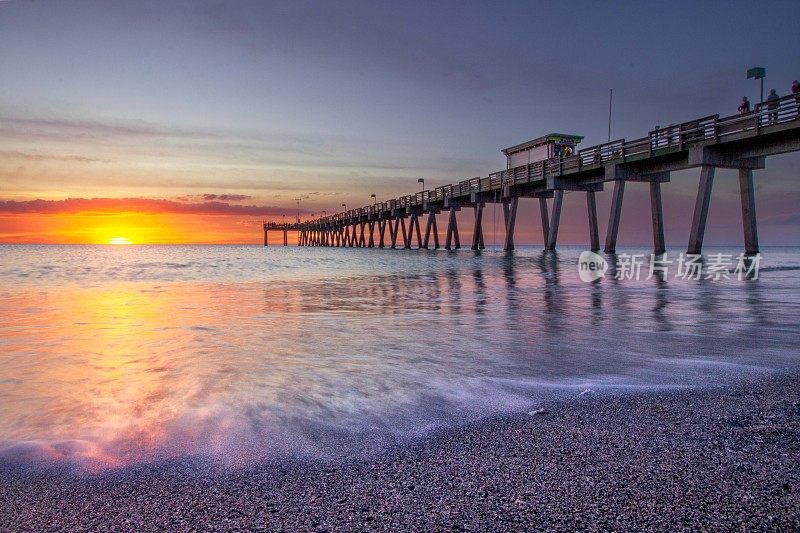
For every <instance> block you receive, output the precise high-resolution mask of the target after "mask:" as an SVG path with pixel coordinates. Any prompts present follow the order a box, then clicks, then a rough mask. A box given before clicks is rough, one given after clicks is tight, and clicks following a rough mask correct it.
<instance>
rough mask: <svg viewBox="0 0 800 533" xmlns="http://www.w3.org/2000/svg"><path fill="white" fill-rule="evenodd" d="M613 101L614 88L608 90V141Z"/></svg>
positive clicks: (609, 138) (609, 139)
mask: <svg viewBox="0 0 800 533" xmlns="http://www.w3.org/2000/svg"><path fill="white" fill-rule="evenodd" d="M613 101H614V89H609V90H608V142H611V104H612V102H613Z"/></svg>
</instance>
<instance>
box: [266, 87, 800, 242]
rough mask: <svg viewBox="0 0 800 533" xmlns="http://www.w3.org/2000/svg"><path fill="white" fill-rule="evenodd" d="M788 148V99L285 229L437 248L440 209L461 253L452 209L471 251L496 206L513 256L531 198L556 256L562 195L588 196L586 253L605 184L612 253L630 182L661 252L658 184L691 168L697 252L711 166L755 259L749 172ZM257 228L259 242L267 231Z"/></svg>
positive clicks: (797, 111) (798, 143)
mask: <svg viewBox="0 0 800 533" xmlns="http://www.w3.org/2000/svg"><path fill="white" fill-rule="evenodd" d="M794 151H800V99H798V98H797V97H795V96H793V95H790V96H786V97H783V98H781V99H780V100H778V101H773V102H765V103H763V104H758V105H757V106H756V109H755V110H754V111H753V112H751V113H747V114H743V115H735V116H731V117H725V118H720V117H719V116H718V115H711V116H707V117H702V118H698V119H695V120H691V121H689V122H684V123H682V124H677V125H672V126H669V127H666V128H661V129H656V130H653V131H651V132H649V133H648V135H647V136H645V137H642V138H639V139H634V140H630V141H628V140H625V139H619V140H615V141H612V142H608V143H604V144H600V145H597V146H592V147H589V148H584V149H582V150H580V151H578V152H577V153H576V154H575V155H571V156H567V157H554V158H551V159H547V160H544V161H538V162H535V163H530V164H526V165H521V166H517V167H514V168H509V169H506V170H501V171H498V172H494V173H492V174H490V175H489V176H487V177H477V178H472V179H467V180H463V181H460V182H458V183H455V184H452V185H445V186H442V187H437V188H435V189H433V190H426V191H422V192H418V193H416V194H411V195H407V196H402V197H400V198H396V199H392V200H388V201H386V202H380V203H375V204H374V205H369V206H365V207H361V208H358V209H351V210H348V211H345V212H343V213H338V214H335V215H329V216H326V217H321V218H319V219H316V220H313V221H310V222H304V223H298V224H294V225H291V226H292V227H291V228H289V229H293V230H297V231H298V232H299V238H298V244H299V245H300V246H339V247H345V246H347V247H379V248H384V247H390V248H396V247H398V246H401V247H404V248H412V247H414V245H416V247H418V248H428V247H429V246H430V245H431V243H432V244H433V246H434V247H435V248H439V245H440V243H439V235H438V231H437V222H436V215H437V214H439V213H442V212H447V213H448V223H447V232H446V238H445V248H447V249H453V248H460V247H461V242H460V238H459V233H458V220H457V216H456V213H457V212H458V211H460V210H461V209H467V208H468V209H472V210H473V211H474V213H475V218H474V220H475V221H474V228H473V239H472V243H471V247H472V249H481V248H483V247H484V243H483V228H482V218H483V217H482V213H483V209H484V206H485V205H486V204H487V203H500V204H502V206H503V215H504V226H505V239H504V245H503V247H504V249H506V250H513V249H514V228H515V221H516V214H517V210H518V205H519V199H520V198H538V199H539V208H540V210H541V217H542V222H543V224H542V226H543V228H544V235H543V239H544V242H545V248H546V249H548V250H555V249H556V243H557V240H558V228H559V223H560V218H561V206H562V203H563V198H564V192H565V191H582V192H585V193H586V201H587V213H588V219H589V223H588V237H589V239H588V240H589V245H590V247H591V249H592V250H599V249H600V238H599V235H598V224H597V209H596V202H595V194H596V193H597V192H598V191H602V190H603V187H604V185H605V184H606V183H608V182H613V184H614V190H613V196H612V205H611V212H610V214H609V224H608V231H607V234H606V239H605V251H606V252H610V253H613V252H614V251H615V250H616V243H617V233H618V230H619V222H620V215H621V213H622V201H623V197H624V192H625V185H626V183H627V182H631V181H632V182H644V183H648V184H649V188H650V201H651V211H652V217H651V223H652V225H653V244H654V251H655V252H656V253H663V252H664V251H665V243H664V222H663V210H662V205H661V203H662V202H661V184H663V183H667V182H669V180H670V173H671V172H673V171H677V170H684V169H690V168H698V167H699V168H700V169H701V172H700V184H699V188H698V194H697V200H696V205H695V209H694V215H693V220H692V226H691V233H690V236H689V244H688V252H689V253H700V252H701V249H702V244H703V235H704V232H705V226H706V219H707V215H708V206H709V202H710V199H711V190H712V186H713V181H714V172H715V169H717V168H727V169H737V170H738V171H739V184H740V194H741V204H742V220H743V226H744V228H743V229H744V241H745V252H746V253H748V254H755V253H757V252H758V249H759V246H758V231H757V225H756V211H755V196H754V194H755V188H754V178H753V171H754V170H757V169H762V168H764V163H765V158H766V157H768V156H771V155H776V154H782V153H788V152H794ZM548 200H549V201H548ZM548 204H550V205H549V206H548ZM420 217H427V220H426V222H425V231H424V234H423V232H422V231H421V229H420V220H419V219H420ZM407 219H408V226H407V224H406V221H407ZM276 226H277V225H276ZM387 227H388V230H389V231H388V235H387V232H386V229H387ZM264 229H265V244H266V232H267V230H268V228H267V225H265V227H264ZM270 229H272V228H270ZM274 229H278V228H277V227H275V228H274ZM375 230H377V235H376V231H375ZM285 231H286V230H285V229H284V242H286V241H285V238H286V237H285ZM431 237H432V239H431Z"/></svg>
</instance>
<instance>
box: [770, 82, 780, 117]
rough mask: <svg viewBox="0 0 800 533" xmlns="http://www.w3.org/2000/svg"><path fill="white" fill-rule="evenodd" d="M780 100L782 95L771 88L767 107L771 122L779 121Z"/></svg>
mask: <svg viewBox="0 0 800 533" xmlns="http://www.w3.org/2000/svg"><path fill="white" fill-rule="evenodd" d="M778 100H780V96H778V93H777V92H776V91H775V89H770V90H769V96H767V108H768V109H769V123H770V124H775V123H777V122H778Z"/></svg>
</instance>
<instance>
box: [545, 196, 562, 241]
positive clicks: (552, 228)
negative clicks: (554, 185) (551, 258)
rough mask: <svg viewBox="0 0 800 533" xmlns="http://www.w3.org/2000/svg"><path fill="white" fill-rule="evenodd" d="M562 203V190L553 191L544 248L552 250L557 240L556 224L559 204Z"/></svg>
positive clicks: (557, 224)
mask: <svg viewBox="0 0 800 533" xmlns="http://www.w3.org/2000/svg"><path fill="white" fill-rule="evenodd" d="M563 203H564V191H555V193H554V194H553V212H552V214H551V216H550V232H549V233H548V234H547V246H546V247H545V250H549V251H551V252H554V251H555V249H556V243H557V242H558V226H559V224H560V223H561V205H562V204H563Z"/></svg>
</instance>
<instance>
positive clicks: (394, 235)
mask: <svg viewBox="0 0 800 533" xmlns="http://www.w3.org/2000/svg"><path fill="white" fill-rule="evenodd" d="M399 230H400V217H397V218H396V219H394V224H392V221H391V220H390V221H389V234H390V237H391V241H392V244H391V247H392V248H397V232H398V231H399Z"/></svg>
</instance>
